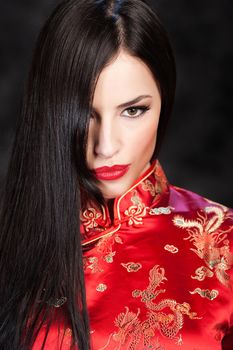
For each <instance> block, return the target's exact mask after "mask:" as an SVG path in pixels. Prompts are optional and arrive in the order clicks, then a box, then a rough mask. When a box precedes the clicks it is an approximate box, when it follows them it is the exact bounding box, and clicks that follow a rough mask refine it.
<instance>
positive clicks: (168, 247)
mask: <svg viewBox="0 0 233 350" xmlns="http://www.w3.org/2000/svg"><path fill="white" fill-rule="evenodd" d="M164 249H165V250H167V251H168V252H170V253H172V254H176V253H178V251H179V249H178V248H177V247H175V246H174V245H172V244H171V245H170V244H166V245H165V246H164Z"/></svg>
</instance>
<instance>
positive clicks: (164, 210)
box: [149, 206, 174, 215]
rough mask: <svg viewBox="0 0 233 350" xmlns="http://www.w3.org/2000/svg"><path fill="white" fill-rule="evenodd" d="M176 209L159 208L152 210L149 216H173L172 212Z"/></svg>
mask: <svg viewBox="0 0 233 350" xmlns="http://www.w3.org/2000/svg"><path fill="white" fill-rule="evenodd" d="M172 209H174V208H172V207H170V206H169V207H159V208H152V209H150V211H149V214H151V215H161V214H165V215H168V214H171V210H172Z"/></svg>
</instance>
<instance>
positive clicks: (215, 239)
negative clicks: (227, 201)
mask: <svg viewBox="0 0 233 350" xmlns="http://www.w3.org/2000/svg"><path fill="white" fill-rule="evenodd" d="M223 208H224V207H221V206H220V207H206V208H205V209H204V211H201V212H198V213H197V216H198V217H197V219H196V220H186V219H185V218H184V217H182V216H179V215H176V216H175V217H174V218H173V223H174V224H175V225H176V226H177V227H180V228H183V229H186V230H187V232H188V237H186V238H184V239H185V240H190V242H192V243H193V245H194V247H195V248H190V249H191V250H192V251H193V252H195V253H196V254H197V255H198V256H199V258H201V259H203V260H204V261H205V263H206V265H207V267H208V268H209V269H211V270H213V269H214V272H215V275H216V277H217V278H218V280H219V281H220V282H221V283H222V284H224V285H225V286H227V287H230V276H229V275H228V274H227V272H226V271H227V270H229V269H230V268H231V267H232V265H233V254H232V253H231V252H230V247H229V241H228V240H227V239H226V238H227V232H229V231H230V230H232V228H233V226H231V227H230V228H229V229H228V230H221V229H220V227H221V224H222V223H223V222H224V220H225V219H226V212H225V210H224V209H223ZM209 216H210V217H209Z"/></svg>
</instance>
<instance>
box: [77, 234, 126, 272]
mask: <svg viewBox="0 0 233 350" xmlns="http://www.w3.org/2000/svg"><path fill="white" fill-rule="evenodd" d="M115 242H116V243H118V244H123V241H122V239H121V237H120V236H118V235H115V236H113V235H111V236H107V237H103V238H100V240H99V241H98V243H97V244H96V247H97V252H98V253H100V254H101V260H103V261H105V262H106V263H108V264H110V263H112V262H113V257H114V256H115V255H116V251H113V249H112V247H113V245H114V243H115ZM101 260H100V259H99V258H98V257H96V256H91V257H89V258H86V257H84V259H83V268H84V270H86V269H91V270H92V273H96V272H103V271H104V270H103V269H102V268H101V267H100V262H101Z"/></svg>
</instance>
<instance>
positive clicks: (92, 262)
mask: <svg viewBox="0 0 233 350" xmlns="http://www.w3.org/2000/svg"><path fill="white" fill-rule="evenodd" d="M87 261H88V263H89V265H86V266H85V267H86V268H87V269H91V272H92V273H96V272H102V271H104V270H103V269H101V268H100V267H99V259H98V258H97V257H96V256H91V257H89V258H88V259H87Z"/></svg>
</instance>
